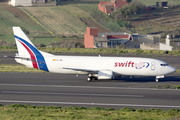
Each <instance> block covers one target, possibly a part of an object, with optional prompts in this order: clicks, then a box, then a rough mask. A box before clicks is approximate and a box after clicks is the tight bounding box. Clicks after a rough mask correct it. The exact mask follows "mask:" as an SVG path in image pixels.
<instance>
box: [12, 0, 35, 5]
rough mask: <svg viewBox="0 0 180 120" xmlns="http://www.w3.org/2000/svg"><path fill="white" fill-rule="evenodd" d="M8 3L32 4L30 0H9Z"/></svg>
mask: <svg viewBox="0 0 180 120" xmlns="http://www.w3.org/2000/svg"><path fill="white" fill-rule="evenodd" d="M9 4H11V5H12V6H32V0H11V1H10V2H9Z"/></svg>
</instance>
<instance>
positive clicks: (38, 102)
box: [0, 100, 180, 108]
mask: <svg viewBox="0 0 180 120" xmlns="http://www.w3.org/2000/svg"><path fill="white" fill-rule="evenodd" d="M0 102H2V103H29V104H61V105H93V106H95V105H100V106H124V107H155V108H180V106H171V105H138V104H111V103H77V102H49V101H18V100H0Z"/></svg>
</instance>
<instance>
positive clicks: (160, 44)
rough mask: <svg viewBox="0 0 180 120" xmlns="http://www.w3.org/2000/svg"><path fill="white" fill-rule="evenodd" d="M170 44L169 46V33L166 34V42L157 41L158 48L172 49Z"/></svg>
mask: <svg viewBox="0 0 180 120" xmlns="http://www.w3.org/2000/svg"><path fill="white" fill-rule="evenodd" d="M172 48H173V47H172V46H170V35H167V38H166V43H159V50H168V51H172Z"/></svg>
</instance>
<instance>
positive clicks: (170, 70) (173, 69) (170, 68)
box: [169, 66, 176, 74]
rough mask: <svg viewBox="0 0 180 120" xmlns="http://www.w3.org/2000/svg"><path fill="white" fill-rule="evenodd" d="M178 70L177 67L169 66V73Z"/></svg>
mask: <svg viewBox="0 0 180 120" xmlns="http://www.w3.org/2000/svg"><path fill="white" fill-rule="evenodd" d="M174 72H176V69H175V68H174V67H172V66H169V74H171V73H174Z"/></svg>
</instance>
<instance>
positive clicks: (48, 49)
mask: <svg viewBox="0 0 180 120" xmlns="http://www.w3.org/2000/svg"><path fill="white" fill-rule="evenodd" d="M38 49H39V50H42V51H44V52H50V53H72V54H101V55H103V54H116V55H121V54H132V55H158V56H159V55H166V56H167V55H173V56H180V51H179V50H174V51H168V53H167V54H166V53H165V51H161V50H140V49H121V48H119V49H116V48H97V49H93V48H90V49H86V48H59V47H39V48H38ZM0 51H13V52H16V51H17V48H16V47H15V46H0Z"/></svg>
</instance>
